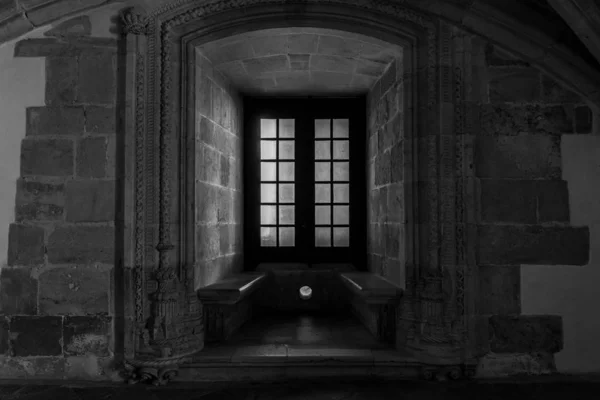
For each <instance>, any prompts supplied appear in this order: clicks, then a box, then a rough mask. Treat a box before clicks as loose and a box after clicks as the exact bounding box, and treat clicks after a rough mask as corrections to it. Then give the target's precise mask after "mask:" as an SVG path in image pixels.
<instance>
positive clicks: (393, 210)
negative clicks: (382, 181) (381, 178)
mask: <svg viewBox="0 0 600 400" xmlns="http://www.w3.org/2000/svg"><path fill="white" fill-rule="evenodd" d="M387 196H388V200H387V207H388V212H387V220H388V222H397V223H404V221H405V216H404V186H403V185H402V184H398V183H394V184H392V185H390V186H388V190H387Z"/></svg>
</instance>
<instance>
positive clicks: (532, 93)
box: [488, 67, 541, 103]
mask: <svg viewBox="0 0 600 400" xmlns="http://www.w3.org/2000/svg"><path fill="white" fill-rule="evenodd" d="M488 74H489V94H490V102H492V103H501V102H516V103H521V102H523V103H526V102H533V101H538V100H539V99H540V94H541V90H540V73H539V71H538V70H537V69H535V68H494V67H492V68H489V69H488Z"/></svg>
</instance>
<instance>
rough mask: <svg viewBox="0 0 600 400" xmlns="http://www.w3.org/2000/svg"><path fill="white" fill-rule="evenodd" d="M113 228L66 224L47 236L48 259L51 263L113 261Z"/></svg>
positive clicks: (110, 262)
mask: <svg viewBox="0 0 600 400" xmlns="http://www.w3.org/2000/svg"><path fill="white" fill-rule="evenodd" d="M114 235H115V233H114V228H113V227H110V226H66V227H60V228H57V229H56V230H55V231H54V232H52V233H51V234H50V237H49V238H48V261H49V262H50V263H52V264H70V263H94V262H100V263H106V264H112V263H113V262H114V241H115V236H114Z"/></svg>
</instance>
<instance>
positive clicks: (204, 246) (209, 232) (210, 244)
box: [196, 225, 221, 260]
mask: <svg viewBox="0 0 600 400" xmlns="http://www.w3.org/2000/svg"><path fill="white" fill-rule="evenodd" d="M196 243H197V244H196V257H197V259H198V260H212V259H214V258H216V257H218V256H219V252H220V249H221V247H220V246H221V244H220V242H219V226H218V225H197V226H196Z"/></svg>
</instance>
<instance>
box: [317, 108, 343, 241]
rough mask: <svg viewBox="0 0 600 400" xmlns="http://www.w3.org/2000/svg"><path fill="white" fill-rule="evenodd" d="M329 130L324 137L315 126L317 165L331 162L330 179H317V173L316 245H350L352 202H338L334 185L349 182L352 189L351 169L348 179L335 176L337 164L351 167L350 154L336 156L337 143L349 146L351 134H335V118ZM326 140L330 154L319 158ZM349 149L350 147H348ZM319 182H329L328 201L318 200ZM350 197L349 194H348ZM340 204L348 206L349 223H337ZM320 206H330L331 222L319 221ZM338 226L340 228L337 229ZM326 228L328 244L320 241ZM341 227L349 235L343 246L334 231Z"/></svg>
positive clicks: (322, 183) (331, 121)
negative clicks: (320, 149)
mask: <svg viewBox="0 0 600 400" xmlns="http://www.w3.org/2000/svg"><path fill="white" fill-rule="evenodd" d="M328 122H329V132H328V135H327V137H323V136H320V135H319V133H317V127H316V126H315V136H316V137H315V139H314V140H315V152H314V160H315V165H317V164H316V163H317V162H328V163H329V179H328V180H321V179H316V178H317V176H316V174H315V199H314V200H315V201H314V203H315V205H314V207H315V224H314V229H315V246H317V247H348V246H349V229H350V220H349V218H350V203H349V202H336V199H335V190H334V185H336V184H347V185H348V191H349V190H350V171H349V170H348V172H347V173H348V180H336V178H335V175H334V173H335V168H334V167H335V166H336V165H337V164H339V163H345V165H346V166H347V168H349V161H350V160H349V154H348V155H347V156H346V157H343V158H340V157H337V158H336V154H335V153H334V150H335V145H334V144H335V143H344V142H345V143H347V144H348V146H349V143H350V142H349V135H346V137H337V136H336V135H334V120H333V119H329V120H328ZM315 125H317V121H315ZM324 141H329V156H328V157H327V158H326V159H325V158H323V155H319V158H317V153H318V150H317V149H318V148H319V147H320V146H319V143H320V142H324ZM348 150H349V147H348ZM340 165H344V164H340ZM317 184H321V185H325V184H327V186H328V190H329V201H328V202H324V201H323V202H321V201H319V202H317V198H316V196H317V190H316V189H317V187H316V185H317ZM348 198H349V196H348ZM339 206H345V207H347V218H348V221H347V223H344V224H337V223H335V222H336V214H335V210H336V208H335V207H339ZM319 207H328V208H329V224H321V223H318V222H317V221H316V219H317V214H318V210H319V209H320V208H319ZM338 210H340V211H341V210H342V208H338ZM336 228H338V229H336ZM324 229H327V230H328V236H329V238H328V240H327V243H326V244H323V243H319V236H320V235H319V232H322V231H323V230H324ZM340 229H346V234H347V237H346V238H345V240H344V241H345V242H346V243H345V244H343V245H341V246H336V240H335V234H334V232H336V230H338V231H339V230H340Z"/></svg>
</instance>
